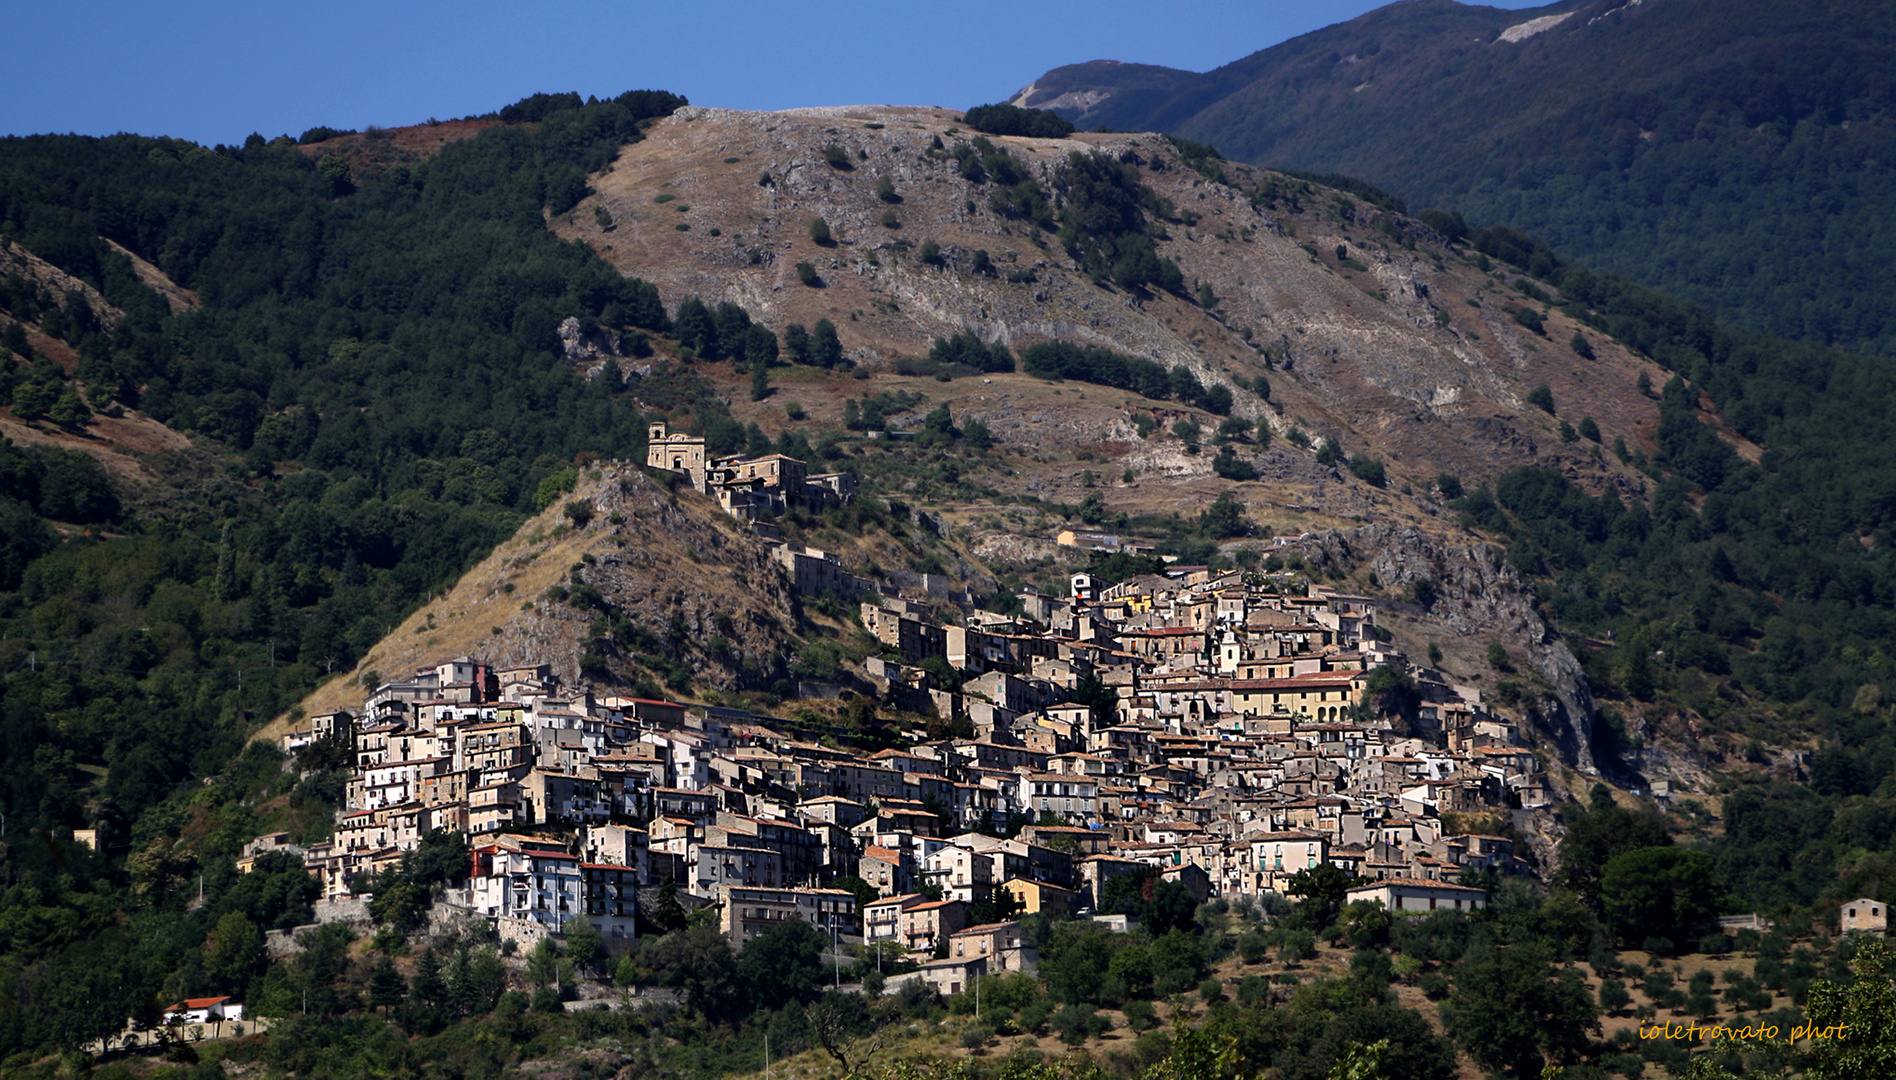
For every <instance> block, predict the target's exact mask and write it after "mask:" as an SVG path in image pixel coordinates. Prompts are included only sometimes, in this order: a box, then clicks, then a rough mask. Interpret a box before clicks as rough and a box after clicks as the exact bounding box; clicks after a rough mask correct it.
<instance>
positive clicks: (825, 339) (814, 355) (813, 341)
mask: <svg viewBox="0 0 1896 1080" xmlns="http://www.w3.org/2000/svg"><path fill="white" fill-rule="evenodd" d="M810 362H811V363H814V364H815V365H816V366H817V367H820V368H833V367H835V366H836V365H837V364H840V363H842V362H843V342H842V339H840V338H838V337H837V336H836V324H835V323H833V322H830V321H829V320H828V319H818V320H816V327H815V329H813V330H812V331H811V332H810Z"/></svg>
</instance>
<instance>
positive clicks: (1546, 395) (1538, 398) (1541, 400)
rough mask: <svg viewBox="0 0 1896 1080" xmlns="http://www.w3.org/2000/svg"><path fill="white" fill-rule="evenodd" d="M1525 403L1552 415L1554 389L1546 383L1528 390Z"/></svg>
mask: <svg viewBox="0 0 1896 1080" xmlns="http://www.w3.org/2000/svg"><path fill="white" fill-rule="evenodd" d="M1527 403H1528V404H1529V405H1532V406H1534V407H1535V408H1537V409H1539V410H1540V411H1542V412H1544V413H1546V414H1547V415H1549V416H1552V415H1554V391H1553V390H1552V389H1551V388H1550V387H1548V385H1547V384H1546V383H1542V384H1540V385H1539V386H1536V387H1535V388H1534V389H1532V390H1530V391H1528V394H1527Z"/></svg>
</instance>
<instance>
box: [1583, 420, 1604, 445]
mask: <svg viewBox="0 0 1896 1080" xmlns="http://www.w3.org/2000/svg"><path fill="white" fill-rule="evenodd" d="M1580 437H1581V438H1583V439H1585V440H1587V441H1588V442H1599V441H1600V425H1598V424H1596V423H1594V422H1593V417H1591V416H1583V417H1581V418H1580Z"/></svg>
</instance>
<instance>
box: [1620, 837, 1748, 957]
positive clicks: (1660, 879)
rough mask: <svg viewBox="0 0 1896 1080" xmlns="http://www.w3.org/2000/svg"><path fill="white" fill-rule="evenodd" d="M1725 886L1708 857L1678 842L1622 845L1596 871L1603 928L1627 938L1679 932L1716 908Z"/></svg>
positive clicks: (1632, 939) (1666, 935) (1672, 935)
mask: <svg viewBox="0 0 1896 1080" xmlns="http://www.w3.org/2000/svg"><path fill="white" fill-rule="evenodd" d="M1723 892H1724V889H1723V887H1722V884H1721V883H1720V881H1719V879H1718V871H1717V869H1716V868H1714V866H1713V865H1712V857H1711V856H1710V855H1707V854H1706V853H1704V852H1702V851H1687V850H1686V849H1684V848H1679V847H1672V846H1662V847H1645V848H1636V849H1634V850H1631V851H1624V852H1621V853H1620V854H1617V855H1615V856H1613V857H1612V858H1611V859H1609V860H1607V862H1606V864H1605V866H1604V867H1602V868H1601V871H1600V898H1601V907H1602V914H1603V916H1604V918H1605V921H1606V925H1607V928H1608V929H1609V930H1611V931H1612V932H1613V933H1614V934H1615V935H1616V936H1617V937H1618V938H1619V939H1620V940H1621V941H1624V942H1629V943H1636V942H1638V941H1642V940H1644V939H1645V938H1648V937H1654V936H1658V937H1672V938H1675V939H1676V938H1678V936H1679V935H1680V934H1681V933H1684V932H1685V931H1687V930H1689V929H1691V927H1692V926H1693V925H1694V924H1696V923H1699V922H1702V921H1704V920H1706V919H1709V918H1711V917H1712V916H1714V915H1716V914H1718V898H1719V897H1720V896H1721V895H1722V894H1723Z"/></svg>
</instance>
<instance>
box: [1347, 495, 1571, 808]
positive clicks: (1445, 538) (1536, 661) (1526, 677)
mask: <svg viewBox="0 0 1896 1080" xmlns="http://www.w3.org/2000/svg"><path fill="white" fill-rule="evenodd" d="M1318 547H1319V549H1320V550H1321V551H1323V552H1324V553H1325V554H1326V555H1327V556H1329V558H1330V559H1331V560H1332V561H1333V562H1336V563H1340V564H1345V565H1347V564H1363V565H1366V566H1367V569H1368V570H1369V572H1370V573H1373V574H1375V575H1376V580H1378V581H1380V582H1381V583H1382V585H1383V586H1384V587H1385V588H1389V589H1391V590H1394V591H1395V592H1397V593H1401V594H1404V595H1411V596H1413V595H1415V590H1416V584H1417V583H1418V582H1421V581H1427V582H1428V583H1429V586H1430V587H1431V588H1432V591H1433V599H1432V600H1431V601H1430V602H1429V603H1428V604H1427V605H1426V606H1417V605H1397V606H1396V607H1395V608H1394V609H1393V611H1394V614H1393V617H1392V619H1391V621H1393V622H1395V623H1396V624H1397V625H1399V626H1403V627H1404V628H1405V629H1407V630H1409V631H1410V632H1412V633H1416V634H1420V635H1423V636H1426V637H1428V638H1430V639H1431V640H1433V641H1436V642H1438V643H1439V644H1440V645H1442V646H1451V643H1458V644H1459V646H1460V648H1458V649H1455V650H1454V655H1452V656H1451V658H1450V659H1449V663H1450V664H1451V665H1453V666H1454V667H1456V668H1459V669H1460V671H1461V672H1463V673H1466V674H1473V675H1476V676H1477V677H1479V678H1480V679H1481V680H1482V681H1484V682H1486V683H1488V684H1489V685H1490V687H1491V686H1492V685H1493V683H1495V682H1497V681H1498V680H1497V679H1496V677H1495V673H1493V672H1490V671H1486V670H1482V669H1485V667H1486V663H1485V658H1483V657H1481V655H1480V654H1481V651H1482V650H1485V649H1486V647H1487V645H1488V643H1489V642H1498V643H1500V644H1501V645H1502V646H1503V647H1504V648H1505V649H1507V651H1508V654H1509V656H1510V658H1511V661H1512V663H1514V664H1515V665H1516V666H1517V667H1518V668H1519V669H1521V670H1520V676H1519V681H1520V682H1521V683H1523V684H1525V685H1524V686H1523V687H1522V692H1523V697H1522V701H1521V708H1520V712H1521V714H1522V716H1523V718H1524V719H1525V720H1527V722H1528V723H1529V725H1530V726H1531V727H1532V728H1533V730H1535V731H1536V732H1537V733H1538V734H1539V735H1540V736H1541V737H1542V738H1544V739H1545V740H1546V741H1547V742H1548V743H1549V744H1550V745H1551V746H1552V748H1553V749H1555V750H1556V751H1557V753H1558V755H1559V757H1560V759H1561V761H1562V762H1564V763H1565V764H1567V765H1569V766H1572V767H1574V768H1576V769H1579V770H1581V771H1583V772H1589V773H1591V772H1596V771H1598V765H1599V763H1597V762H1596V761H1595V759H1594V753H1593V743H1594V734H1593V732H1594V724H1595V723H1596V722H1597V720H1598V709H1597V707H1596V706H1595V704H1594V701H1593V695H1592V693H1591V691H1589V690H1588V688H1587V679H1586V673H1585V671H1583V670H1582V669H1581V667H1580V662H1579V660H1577V659H1576V658H1575V657H1574V655H1573V652H1572V650H1570V649H1568V648H1567V643H1566V642H1565V641H1564V640H1562V639H1561V638H1560V636H1559V635H1557V634H1555V633H1554V632H1553V631H1552V630H1551V629H1550V628H1549V627H1548V625H1547V623H1546V621H1545V620H1543V619H1542V618H1541V616H1540V613H1539V612H1538V611H1537V610H1536V609H1535V605H1534V594H1533V591H1532V590H1531V589H1530V588H1529V587H1528V585H1527V584H1526V583H1525V582H1523V581H1522V580H1521V579H1520V576H1519V575H1518V574H1517V573H1516V572H1515V570H1514V568H1513V567H1512V566H1510V565H1508V563H1507V561H1506V560H1505V559H1504V557H1503V553H1502V551H1501V549H1500V548H1498V547H1495V546H1494V545H1492V544H1488V543H1485V542H1482V541H1479V540H1475V539H1471V538H1468V537H1457V536H1452V535H1440V534H1438V535H1431V534H1429V533H1425V532H1423V531H1421V530H1419V529H1414V528H1407V527H1388V526H1369V527H1366V528H1362V529H1354V530H1350V531H1347V532H1333V533H1328V534H1325V535H1324V536H1322V537H1321V538H1319V540H1318ZM1417 647H1418V653H1421V652H1425V651H1426V646H1425V645H1421V644H1420V643H1419V642H1418V643H1417ZM1416 659H1417V662H1421V660H1422V657H1421V656H1420V655H1418V656H1417V657H1416ZM1486 696H1487V697H1488V698H1489V700H1490V703H1492V701H1493V697H1494V695H1493V694H1492V693H1491V692H1490V693H1487V694H1486Z"/></svg>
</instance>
